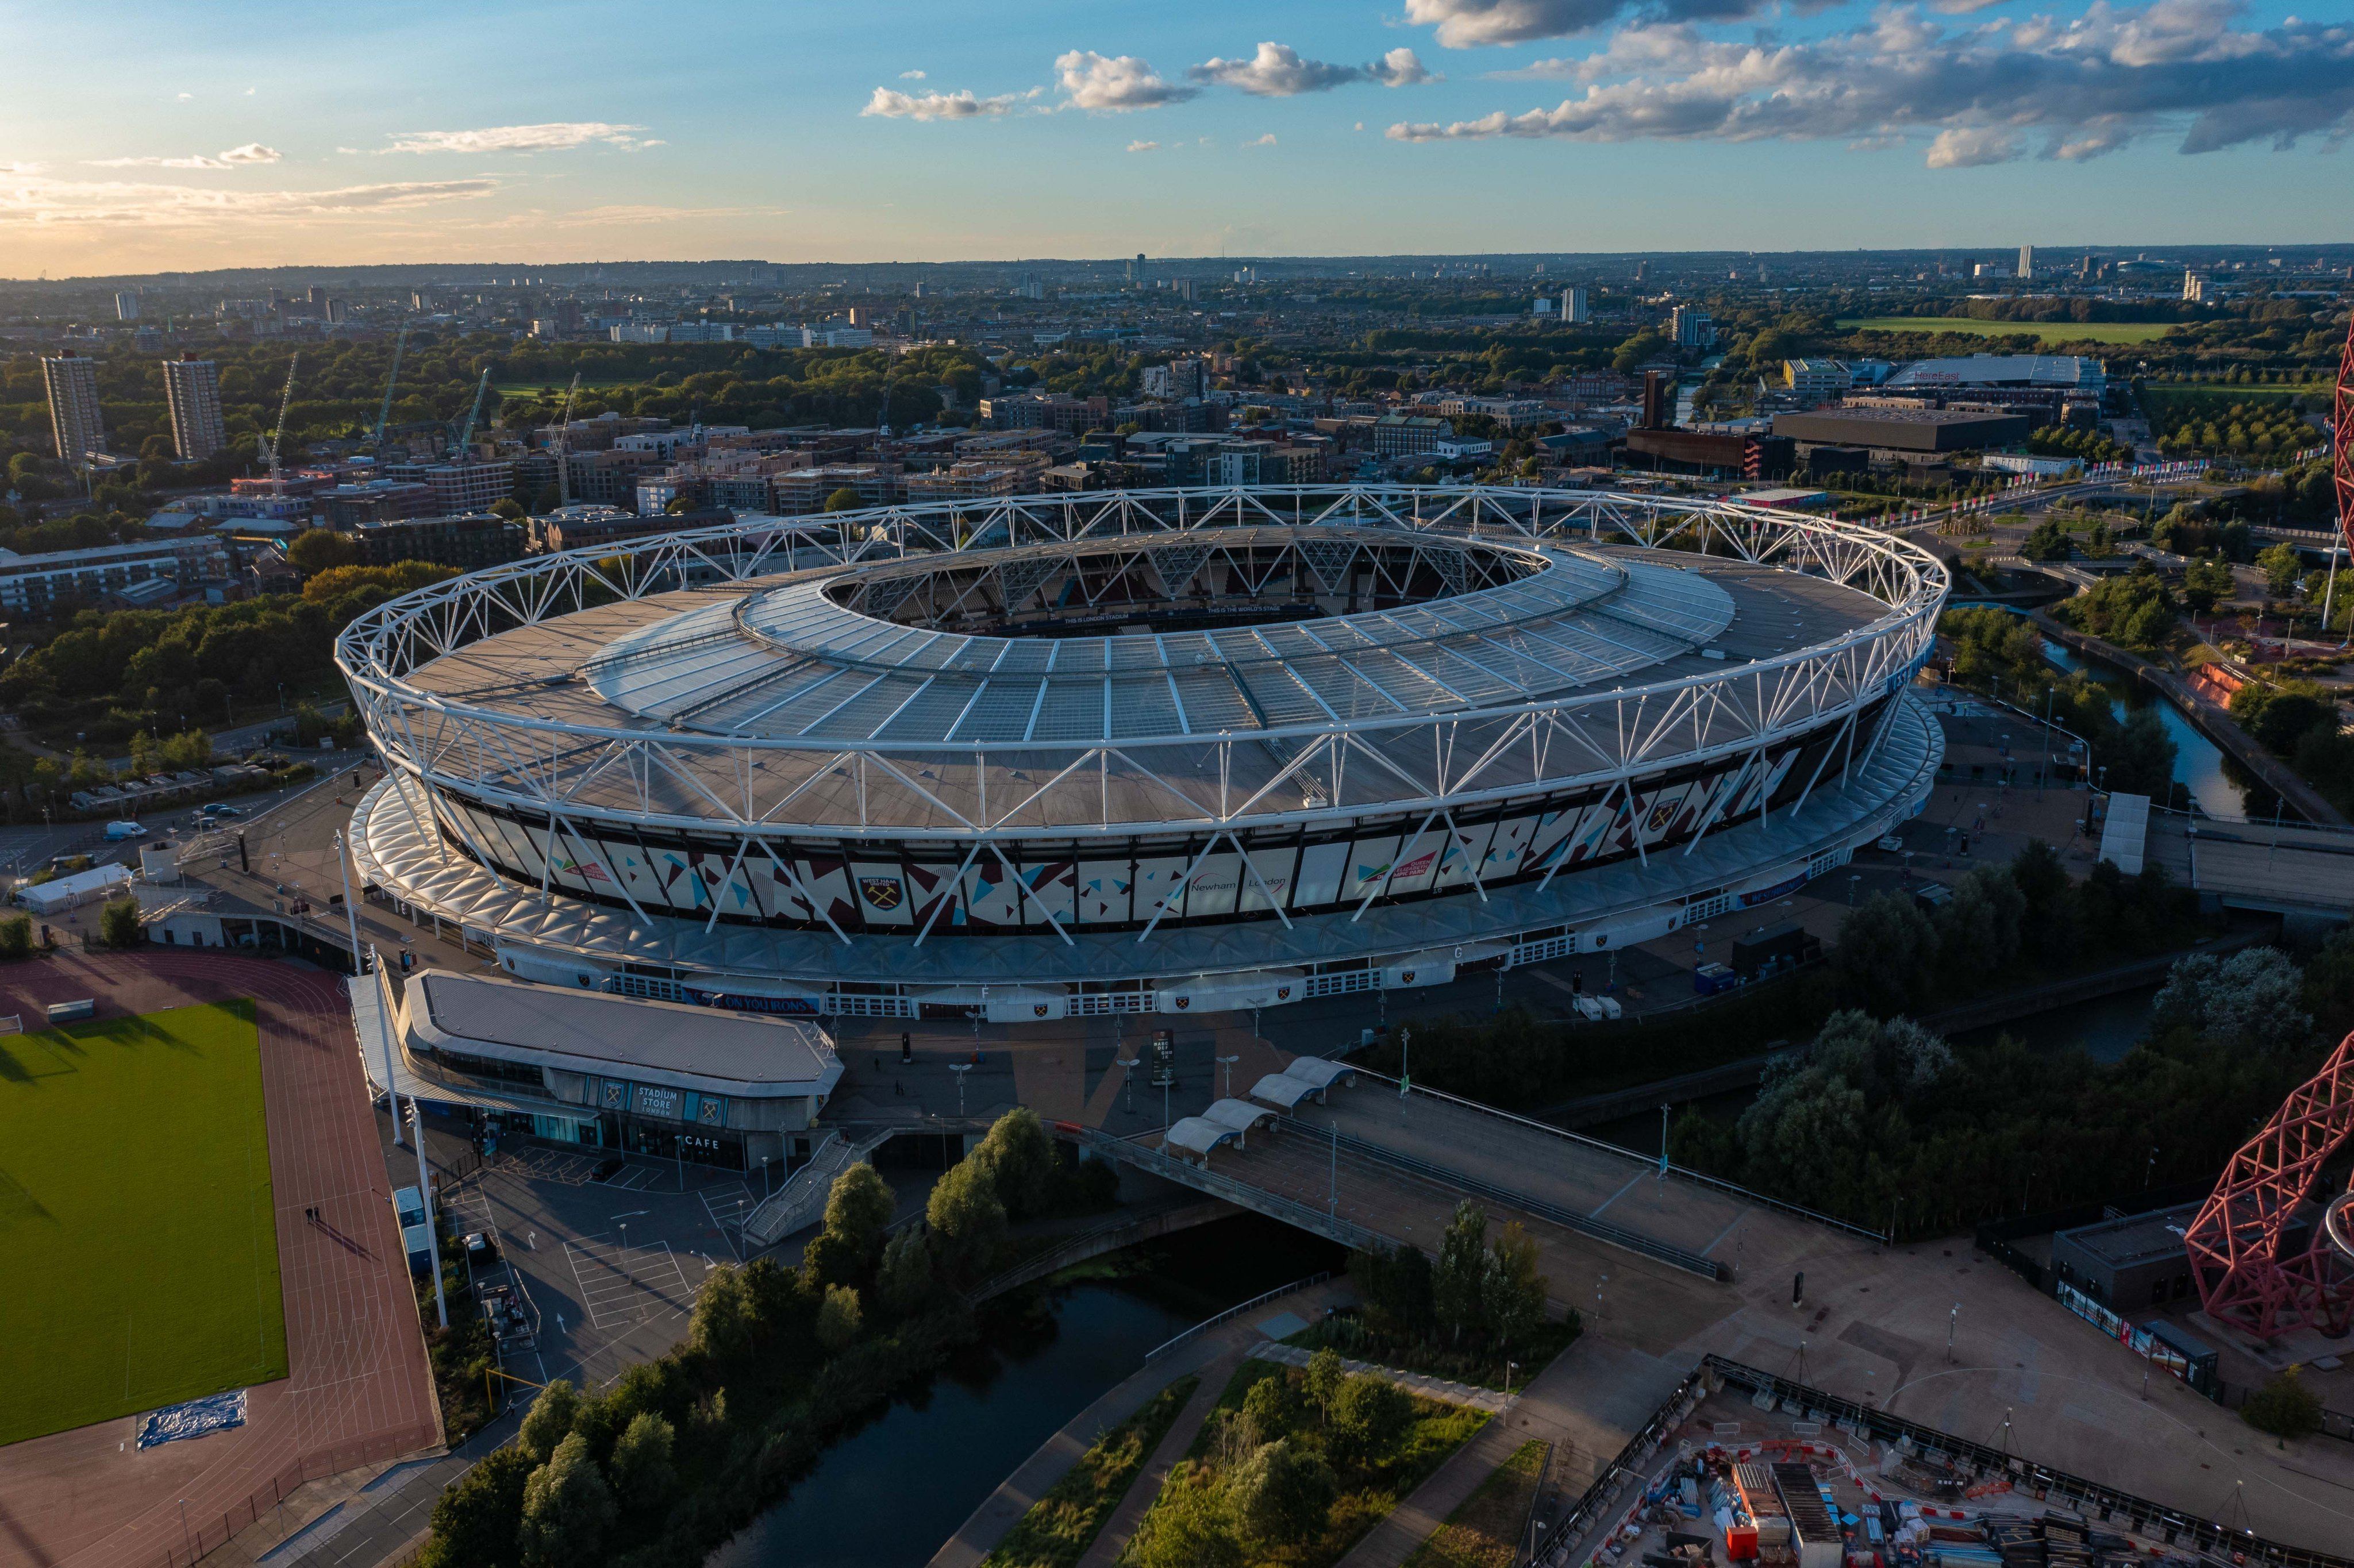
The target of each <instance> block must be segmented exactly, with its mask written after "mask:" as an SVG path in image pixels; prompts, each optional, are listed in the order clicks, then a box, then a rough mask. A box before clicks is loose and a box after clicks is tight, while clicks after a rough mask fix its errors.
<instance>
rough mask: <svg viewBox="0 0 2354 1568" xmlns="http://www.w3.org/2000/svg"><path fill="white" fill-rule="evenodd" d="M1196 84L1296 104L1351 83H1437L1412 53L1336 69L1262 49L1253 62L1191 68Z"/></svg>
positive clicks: (1289, 51)
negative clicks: (1302, 96) (1293, 100)
mask: <svg viewBox="0 0 2354 1568" xmlns="http://www.w3.org/2000/svg"><path fill="white" fill-rule="evenodd" d="M1185 74H1186V76H1187V77H1189V78H1191V79H1193V80H1194V81H1198V82H1204V83H1206V84H1210V85H1214V86H1220V87H1231V88H1235V89H1238V90H1241V91H1244V92H1247V93H1250V94H1252V95H1253V96H1255V97H1258V98H1292V97H1296V96H1298V95H1299V94H1300V93H1303V92H1330V91H1331V90H1332V89H1334V88H1336V87H1345V86H1347V85H1348V84H1349V83H1351V82H1356V81H1375V82H1379V83H1381V84H1382V85H1383V86H1384V87H1411V86H1413V85H1414V84H1415V83H1416V82H1423V81H1428V80H1430V79H1431V75H1430V72H1429V71H1428V70H1427V69H1426V68H1425V67H1424V65H1423V63H1422V60H1421V58H1419V57H1418V56H1416V54H1415V52H1414V51H1413V50H1412V49H1406V48H1397V49H1392V50H1391V51H1390V52H1389V53H1387V54H1385V55H1384V56H1383V57H1382V58H1380V59H1377V60H1375V61H1374V62H1373V64H1371V65H1363V66H1352V65H1333V64H1331V63H1330V62H1328V61H1325V60H1311V59H1309V58H1305V57H1303V56H1302V55H1301V54H1300V52H1299V50H1298V49H1295V48H1292V47H1291V46H1290V45H1288V44H1278V43H1262V44H1260V45H1259V47H1258V51H1257V53H1256V54H1254V55H1252V56H1251V58H1248V59H1233V60H1229V59H1215V58H1214V59H1207V60H1204V61H1203V62H1202V63H1201V64H1200V65H1197V66H1193V67H1191V68H1189V69H1187V70H1186V72H1185Z"/></svg>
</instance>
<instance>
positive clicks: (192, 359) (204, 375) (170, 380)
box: [164, 354, 228, 462]
mask: <svg viewBox="0 0 2354 1568" xmlns="http://www.w3.org/2000/svg"><path fill="white" fill-rule="evenodd" d="M164 407H165V408H167V409H168V410H169V411H170V414H171V416H172V445H173V448H174V449H175V450H176V451H178V453H179V454H180V461H182V462H196V461H200V460H202V459H205V458H208V457H210V456H212V455H213V454H214V453H215V452H217V451H219V450H221V449H222V448H224V447H226V446H228V426H227V425H226V424H224V423H223V422H222V419H221V398H220V367H219V366H216V365H215V364H214V363H213V362H212V361H211V360H209V359H198V358H197V357H196V355H193V354H184V355H180V357H179V358H177V359H167V360H165V361H164Z"/></svg>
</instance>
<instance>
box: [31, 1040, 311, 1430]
mask: <svg viewBox="0 0 2354 1568" xmlns="http://www.w3.org/2000/svg"><path fill="white" fill-rule="evenodd" d="M0 1258H5V1268H0V1389H5V1391H6V1395H5V1397H0V1443H14V1442H17V1441H19V1440H21V1439H23V1438H27V1437H35V1436H40V1435H41V1434H42V1433H45V1432H58V1431H63V1430H65V1429H67V1428H69V1427H74V1426H81V1425H88V1424H89V1423H90V1422H93V1421H103V1420H106V1419H108V1418H109V1417H111V1416H117V1415H124V1414H131V1413H133V1412H136V1411H143V1410H151V1409H154V1408H155V1407H156V1406H158V1405H164V1404H176V1403H177V1402H179V1401H181V1400H184V1399H194V1398H196V1397H197V1396H198V1395H200V1394H207V1393H219V1392H221V1391H222V1390H224V1389H231V1388H239V1387H243V1386H245V1385H246V1384H249V1383H265V1382H268V1381H269V1380H270V1379H272V1378H281V1377H284V1376H285V1375H286V1319H285V1314H284V1310H283V1308H282V1307H281V1303H280V1299H279V1294H278V1234H277V1229H276V1222H275V1219H274V1217H273V1214H272V1212H271V1203H270V1150H269V1145H268V1142H267V1139H266V1138H265V1136H264V1134H263V1130H262V1118H261V1054H260V1036H259V1033H258V1032H257V1031H256V1029H255V1027H254V1018H253V1004H252V1003H251V1002H250V1001H228V1002H221V1003H217V1004H214V1005H210V1006H204V1007H179V1008H174V1009H172V1010H170V1011H168V1012H151V1013H148V1014H146V1015H145V1016H143V1017H139V1018H110V1019H101V1020H98V1021H96V1022H89V1023H77V1024H70V1025H69V1026H67V1027H66V1028H64V1029H59V1030H48V1031H44V1032H43V1033H38V1034H11V1035H0Z"/></svg>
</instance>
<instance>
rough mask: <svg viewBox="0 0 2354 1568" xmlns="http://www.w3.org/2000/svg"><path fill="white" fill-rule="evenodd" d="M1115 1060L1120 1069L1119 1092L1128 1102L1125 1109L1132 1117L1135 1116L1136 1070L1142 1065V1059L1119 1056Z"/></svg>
mask: <svg viewBox="0 0 2354 1568" xmlns="http://www.w3.org/2000/svg"><path fill="white" fill-rule="evenodd" d="M1115 1060H1117V1061H1118V1062H1119V1067H1120V1074H1119V1086H1120V1092H1121V1094H1122V1095H1124V1096H1125V1097H1127V1100H1128V1104H1127V1106H1126V1107H1125V1108H1126V1109H1127V1111H1128V1113H1129V1115H1131V1116H1133V1115H1134V1114H1136V1069H1137V1068H1139V1067H1140V1066H1142V1065H1144V1058H1143V1057H1141V1056H1120V1057H1117V1058H1115Z"/></svg>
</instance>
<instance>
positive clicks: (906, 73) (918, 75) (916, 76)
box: [899, 0, 1993, 81]
mask: <svg viewBox="0 0 2354 1568" xmlns="http://www.w3.org/2000/svg"><path fill="white" fill-rule="evenodd" d="M1992 3H1993V0H1988V4H1989V5H1991V4H1992ZM899 79H900V80H901V81H921V80H923V79H924V73H923V72H922V71H919V70H903V71H901V72H900V73H899Z"/></svg>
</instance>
